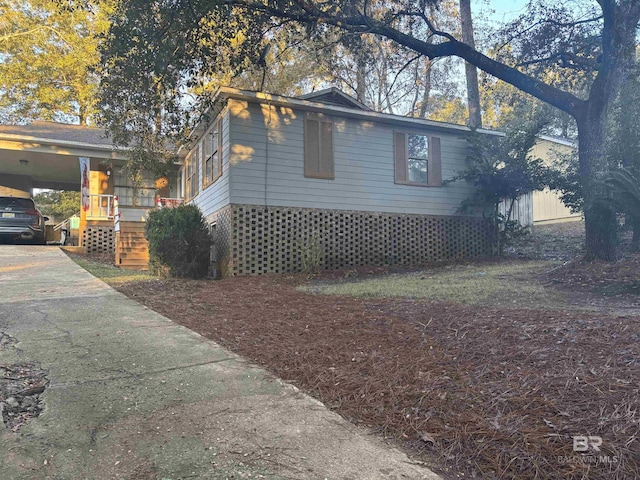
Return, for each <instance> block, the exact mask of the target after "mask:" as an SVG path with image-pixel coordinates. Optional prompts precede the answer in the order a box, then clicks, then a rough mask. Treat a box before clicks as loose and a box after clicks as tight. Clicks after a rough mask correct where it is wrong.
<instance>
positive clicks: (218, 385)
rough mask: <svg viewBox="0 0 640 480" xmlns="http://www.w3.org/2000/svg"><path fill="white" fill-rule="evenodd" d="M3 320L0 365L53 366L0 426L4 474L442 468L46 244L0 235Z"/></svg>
mask: <svg viewBox="0 0 640 480" xmlns="http://www.w3.org/2000/svg"><path fill="white" fill-rule="evenodd" d="M256 321H258V320H256ZM0 332H4V333H7V334H9V335H11V336H12V337H14V338H15V340H16V341H17V343H16V344H15V345H13V346H11V345H5V346H4V347H3V346H1V345H0V365H10V364H15V363H33V364H35V365H36V366H39V367H40V368H42V369H44V370H46V371H48V378H49V380H50V384H49V386H48V388H47V389H46V390H45V392H44V393H43V394H42V396H41V399H42V400H43V401H44V405H45V409H44V411H43V413H42V414H41V415H40V416H39V417H38V418H36V419H34V420H33V421H31V422H30V423H29V424H27V425H26V426H24V427H22V429H21V430H19V432H18V433H14V432H12V431H10V430H8V429H4V430H3V427H2V426H0V478H1V479H3V480H8V479H23V478H24V479H32V478H47V479H48V478H51V479H85V478H96V479H183V478H204V479H209V478H210V479H225V478H235V479H237V478H269V479H280V478H283V479H285V478H286V479H292V478H293V479H325V478H326V479H377V478H381V479H391V478H394V479H395V478H409V479H437V478H439V477H437V476H436V475H435V474H433V473H432V472H431V471H429V470H427V469H426V468H423V467H421V466H419V465H415V464H413V463H411V462H410V461H409V460H408V458H407V457H406V456H405V455H404V454H403V453H401V452H399V451H397V450H395V449H393V448H391V447H390V446H388V445H386V444H384V443H382V442H381V441H380V440H379V439H378V438H376V437H373V436H370V435H367V434H366V433H365V432H364V431H362V430H360V429H358V428H356V427H354V426H353V425H351V424H350V423H348V422H346V421H345V420H343V419H342V418H341V417H339V416H338V415H335V414H334V413H332V412H330V411H329V410H328V409H327V408H325V407H324V406H323V405H322V404H320V403H319V402H317V401H315V400H313V399H311V398H310V397H308V396H306V395H303V394H301V393H300V392H298V391H297V390H296V389H295V388H294V387H291V386H288V385H285V384H283V383H281V382H280V381H279V380H278V379H275V378H273V377H272V376H270V375H269V374H268V373H266V372H265V371H263V370H261V369H260V368H257V367H255V366H252V365H250V364H248V363H246V362H245V361H244V360H242V359H241V358H239V357H237V356H236V355H234V354H232V353H230V352H228V351H227V350H225V349H223V348H221V347H220V346H218V345H216V344H215V343H213V342H211V341H209V340H207V339H205V338H203V337H201V336H199V335H197V334H196V333H193V332H191V331H190V330H188V329H186V328H184V327H181V326H179V325H176V324H175V323H173V322H171V321H170V320H168V319H166V318H165V317H163V316H161V315H159V314H157V313H154V312H152V311H150V310H148V309H147V308H145V307H143V306H141V305H139V304H138V303H136V302H134V301H132V300H129V299H128V298H126V297H125V296H123V295H121V294H119V293H118V292H116V291H115V290H113V289H111V288H110V287H108V286H107V285H105V284H104V283H102V282H101V281H99V280H97V279H96V278H95V277H93V276H91V275H90V274H89V273H87V272H85V271H84V270H83V269H81V268H80V267H78V266H76V264H75V263H73V262H72V261H71V260H70V259H68V258H67V256H66V255H65V254H64V253H62V252H61V251H60V250H59V249H57V248H55V247H33V246H13V245H0Z"/></svg>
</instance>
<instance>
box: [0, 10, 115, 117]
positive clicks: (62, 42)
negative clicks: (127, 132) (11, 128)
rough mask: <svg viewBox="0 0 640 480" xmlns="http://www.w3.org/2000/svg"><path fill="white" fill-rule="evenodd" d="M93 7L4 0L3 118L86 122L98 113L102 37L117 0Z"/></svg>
mask: <svg viewBox="0 0 640 480" xmlns="http://www.w3.org/2000/svg"><path fill="white" fill-rule="evenodd" d="M99 3H100V4H99V7H95V8H92V9H73V8H63V4H64V2H59V1H54V0H28V1H24V0H5V1H3V2H0V18H1V20H0V58H1V59H2V61H1V62H0V91H1V92H2V94H1V95H0V109H1V110H2V112H3V116H4V120H5V121H10V122H18V123H22V122H24V121H25V120H55V121H66V122H77V123H80V124H87V123H88V122H90V121H91V120H92V118H93V115H94V114H95V105H96V102H97V86H98V77H97V76H96V74H95V73H94V72H93V71H92V69H94V68H95V66H96V65H97V63H98V60H99V55H98V51H97V48H98V37H99V36H100V35H102V34H104V33H105V32H106V31H107V29H108V28H109V21H108V16H109V14H110V12H111V11H112V8H113V7H112V5H113V0H100V2H99Z"/></svg>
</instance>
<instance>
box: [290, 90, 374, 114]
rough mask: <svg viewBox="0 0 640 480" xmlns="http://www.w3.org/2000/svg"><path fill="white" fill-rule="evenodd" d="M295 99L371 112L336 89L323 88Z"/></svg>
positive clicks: (362, 104)
mask: <svg viewBox="0 0 640 480" xmlns="http://www.w3.org/2000/svg"><path fill="white" fill-rule="evenodd" d="M296 98H301V99H302V100H311V101H314V102H320V103H324V104H327V105H338V106H340V107H350V108H358V109H360V110H367V111H372V110H371V109H370V108H369V107H367V106H366V105H365V104H364V103H361V102H359V101H358V100H356V99H355V98H353V97H352V96H351V95H347V94H346V93H344V92H343V91H342V90H340V89H339V88H336V87H330V88H325V89H324V90H319V91H317V92H311V93H307V94H306V95H299V96H298V97H296Z"/></svg>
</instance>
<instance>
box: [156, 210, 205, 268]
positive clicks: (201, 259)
mask: <svg viewBox="0 0 640 480" xmlns="http://www.w3.org/2000/svg"><path fill="white" fill-rule="evenodd" d="M145 236H146V237H147V240H148V241H149V270H150V271H151V273H153V274H156V275H161V276H171V277H189V278H202V277H204V276H205V275H206V274H207V272H208V270H209V252H210V248H211V237H210V235H209V230H208V228H207V224H206V222H205V220H204V218H203V216H202V212H200V209H198V207H196V206H194V205H181V206H179V207H176V208H163V209H159V210H151V211H150V212H149V218H148V219H147V222H146V225H145Z"/></svg>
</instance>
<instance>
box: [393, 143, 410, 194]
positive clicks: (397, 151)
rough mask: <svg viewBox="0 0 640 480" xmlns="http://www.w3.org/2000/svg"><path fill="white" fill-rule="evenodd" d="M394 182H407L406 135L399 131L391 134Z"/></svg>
mask: <svg viewBox="0 0 640 480" xmlns="http://www.w3.org/2000/svg"><path fill="white" fill-rule="evenodd" d="M393 143H394V157H395V171H396V183H407V136H406V135H405V134H404V133H401V132H395V133H394V135H393Z"/></svg>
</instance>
